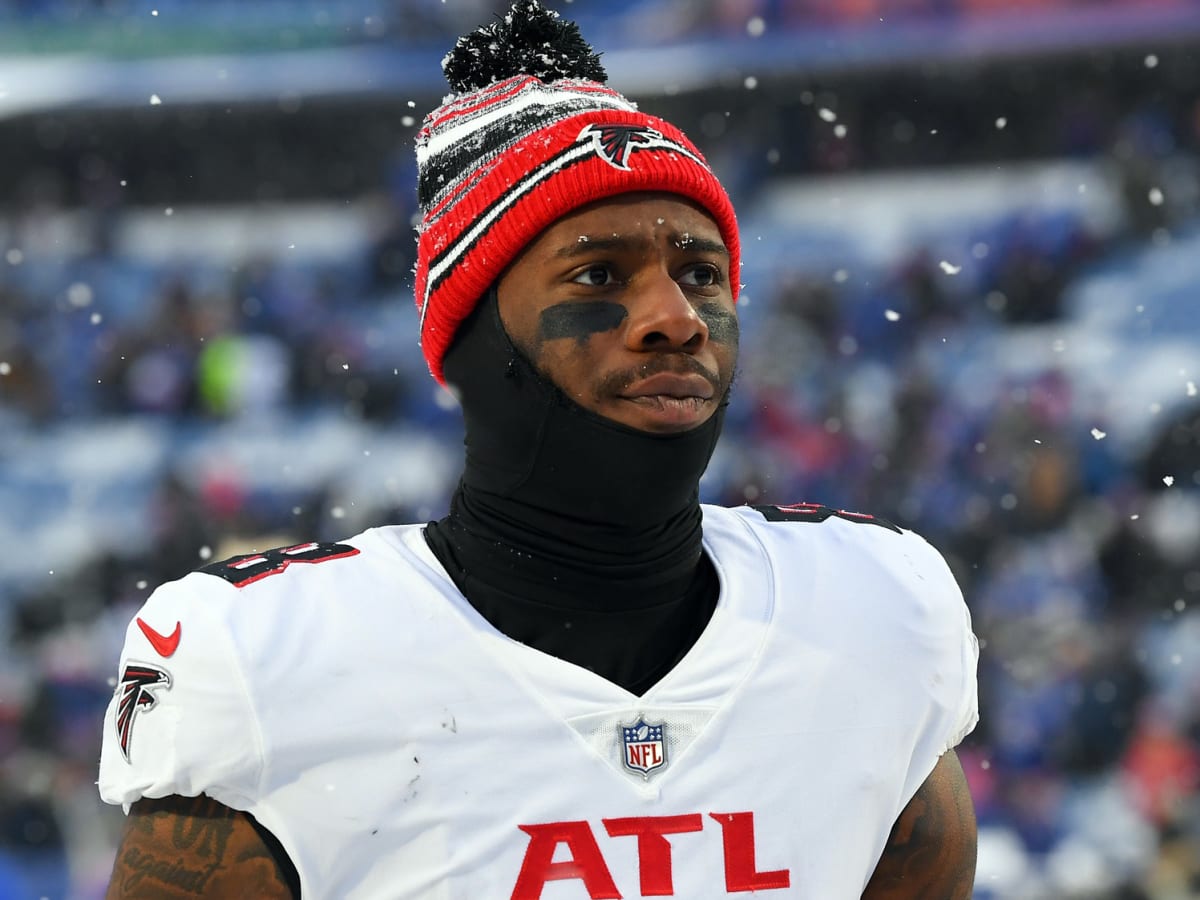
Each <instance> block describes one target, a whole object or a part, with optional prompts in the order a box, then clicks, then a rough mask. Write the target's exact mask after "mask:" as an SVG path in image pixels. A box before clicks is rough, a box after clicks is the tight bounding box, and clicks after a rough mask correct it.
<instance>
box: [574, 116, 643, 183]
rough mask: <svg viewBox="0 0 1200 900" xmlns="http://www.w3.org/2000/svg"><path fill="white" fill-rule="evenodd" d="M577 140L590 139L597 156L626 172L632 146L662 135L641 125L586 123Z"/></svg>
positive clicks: (632, 149)
mask: <svg viewBox="0 0 1200 900" xmlns="http://www.w3.org/2000/svg"><path fill="white" fill-rule="evenodd" d="M579 140H580V142H583V141H587V140H590V141H591V142H592V147H593V148H594V149H595V151H596V155H597V156H599V157H600V158H601V159H603V160H604V161H605V162H606V163H608V164H609V165H610V166H612V167H613V168H615V169H621V170H622V171H624V172H628V171H629V154H631V153H632V152H633V151H634V148H635V147H637V146H638V145H639V144H651V143H654V142H656V141H661V140H663V136H662V133H661V132H658V131H655V130H654V129H653V128H644V127H643V126H641V125H588V126H586V127H585V128H584V129H583V131H581V132H579Z"/></svg>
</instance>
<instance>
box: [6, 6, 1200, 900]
mask: <svg viewBox="0 0 1200 900" xmlns="http://www.w3.org/2000/svg"><path fill="white" fill-rule="evenodd" d="M86 5H87V4H80V3H70V4H67V3H56V2H53V0H42V2H34V0H26V2H18V3H16V4H13V3H7V4H6V3H0V10H4V9H5V8H6V7H14V6H15V7H17V8H20V9H21V10H22V11H24V12H32V11H37V10H41V11H43V12H51V11H53V10H56V9H66V8H68V7H69V8H75V9H79V8H81V7H83V6H86ZM97 5H99V4H97ZM176 5H178V4H176ZM392 5H393V6H396V5H398V6H412V7H414V8H415V7H420V6H436V5H438V4H392ZM486 5H488V4H484V3H482V2H481V3H480V4H478V6H480V7H482V6H486ZM618 5H621V6H623V7H629V8H630V9H633V8H634V7H637V8H645V9H650V8H663V9H666V8H668V7H671V6H672V4H669V3H642V4H635V3H627V4H618ZM993 5H994V4H993ZM1043 5H1045V4H1043ZM1062 5H1065V4H1062ZM705 6H706V7H709V6H711V7H713V8H714V9H716V8H717V7H719V8H720V10H724V11H725V13H727V14H728V15H729V16H731V19H730V21H733V19H734V18H737V20H738V21H740V22H741V23H742V24H743V25H744V23H745V21H746V19H747V16H751V15H755V14H760V15H765V16H771V17H787V16H801V17H803V16H806V15H812V14H814V13H813V10H815V9H818V8H819V9H821V10H822V11H823V12H824V13H830V11H831V10H834V9H835V8H836V9H837V10H842V13H839V15H842V14H844V15H845V16H851V15H857V16H861V15H865V14H868V13H869V14H872V15H873V14H875V13H877V12H878V11H879V9H880V8H883V7H887V9H888V11H889V12H890V11H894V10H900V9H905V10H909V11H918V12H919V11H920V10H922V9H925V8H935V7H936V9H937V10H938V11H939V12H945V11H947V10H950V11H968V10H971V9H982V8H985V7H988V6H989V4H988V3H986V2H973V3H971V2H966V0H962V2H944V0H942V2H924V0H905V2H899V0H897V2H894V3H886V4H885V3H882V2H875V3H872V2H869V0H860V2H846V3H840V4H813V3H807V2H786V0H779V2H767V0H762V2H754V0H745V2H734V0H723V2H720V3H712V4H706V5H705ZM473 17H474V18H477V15H475V14H474V13H473ZM1197 122H1200V117H1197V118H1196V119H1192V118H1188V117H1186V116H1185V117H1172V116H1165V115H1163V113H1162V109H1161V107H1160V106H1159V105H1157V104H1147V106H1146V107H1145V108H1143V109H1140V110H1138V111H1137V112H1136V114H1134V115H1130V116H1128V117H1126V118H1124V119H1122V120H1121V121H1120V122H1119V123H1106V124H1107V126H1109V127H1110V130H1111V133H1112V134H1114V135H1115V139H1114V140H1112V141H1111V142H1108V143H1106V145H1105V148H1104V151H1103V153H1099V154H1098V158H1097V163H1098V165H1099V168H1098V171H1102V172H1104V173H1106V175H1105V177H1106V178H1108V179H1109V187H1110V188H1111V190H1112V191H1113V193H1114V195H1115V196H1117V197H1119V198H1120V200H1121V216H1120V222H1119V224H1118V225H1117V226H1116V227H1113V228H1109V229H1097V228H1096V227H1095V226H1094V224H1093V223H1091V222H1089V221H1088V220H1086V218H1084V217H1082V216H1080V215H1078V213H1077V212H1074V211H1072V210H1070V209H1064V210H1059V211H1056V212H1045V211H1042V212H1038V213H1036V214H1035V213H1032V212H1016V213H1013V212H1012V211H1011V210H1005V211H999V210H997V211H996V212H994V213H991V214H989V213H987V212H986V211H985V212H982V213H978V214H977V215H976V216H975V219H974V220H973V221H972V222H971V223H969V225H966V226H964V225H963V224H962V223H961V222H958V221H955V222H953V224H952V225H951V224H950V223H948V225H947V229H951V228H952V229H953V233H943V234H928V235H923V236H922V237H921V238H919V239H914V240H913V241H911V242H910V243H909V244H908V245H906V246H904V247H902V248H901V249H900V250H899V251H898V252H897V253H895V254H894V255H892V256H891V257H889V258H887V259H884V260H881V259H879V258H877V257H874V256H872V255H871V254H868V253H856V252H853V251H852V250H846V249H844V248H842V249H837V250H831V251H829V252H828V253H816V254H814V253H811V252H809V253H804V252H798V249H799V248H797V247H796V245H797V244H798V243H799V242H801V241H804V240H807V239H808V238H807V236H800V235H796V234H792V233H789V232H788V231H786V229H783V227H782V226H780V225H779V224H778V223H774V222H772V221H770V220H769V219H766V218H760V217H756V215H755V210H756V208H757V205H758V201H759V200H760V199H762V198H763V197H765V196H767V195H769V194H770V192H771V191H772V190H774V189H775V185H774V184H773V182H772V180H771V172H770V170H769V168H766V167H763V166H762V165H761V156H762V150H763V148H762V147H761V146H754V145H752V144H748V145H747V146H746V147H745V148H743V149H741V150H739V146H738V144H737V142H735V141H730V140H720V141H718V142H717V143H718V145H719V149H718V151H717V153H716V156H717V157H718V158H719V163H720V164H721V165H722V166H723V167H725V168H726V169H727V170H728V171H729V172H730V173H731V174H730V181H731V183H734V184H736V187H737V191H738V196H737V197H735V201H737V202H738V204H739V209H741V210H742V215H743V226H744V240H745V245H746V246H745V252H746V272H745V277H744V281H745V282H746V284H747V287H746V290H745V301H744V303H743V308H742V311H741V316H742V321H743V329H744V339H743V345H742V347H743V349H742V363H741V371H740V373H739V377H738V380H737V383H736V385H735V391H736V393H737V398H736V400H735V402H734V404H733V405H732V407H731V410H730V415H729V417H728V419H727V425H726V433H725V436H724V437H723V439H722V443H721V446H720V448H719V449H718V453H717V456H716V457H715V458H714V462H713V465H712V467H711V469H710V472H709V474H708V476H706V478H705V481H704V482H703V484H702V489H703V491H704V494H705V499H706V500H709V501H714V502H723V503H729V504H738V503H743V502H752V503H764V502H775V503H790V502H797V501H816V502H821V503H825V504H828V505H832V506H838V507H842V508H848V509H857V510H861V511H869V512H872V513H876V514H880V515H884V516H886V517H889V518H892V519H893V520H895V521H897V522H899V523H900V524H903V525H905V526H906V527H910V528H914V529H916V530H918V531H919V532H921V533H922V534H924V535H925V536H926V537H927V538H928V539H929V540H930V541H931V542H933V543H934V544H935V545H936V546H937V547H939V549H941V550H942V551H943V552H944V553H945V554H946V555H947V558H948V559H949V561H950V563H951V565H952V567H953V568H954V570H955V572H956V575H957V576H958V578H959V580H960V583H961V584H962V586H963V589H964V592H965V594H966V596H967V599H968V603H969V605H970V607H971V610H972V613H973V616H974V622H975V627H976V631H977V633H978V634H979V636H980V638H981V647H982V656H981V669H980V692H981V697H980V701H981V711H982V720H981V722H980V725H979V727H978V729H977V730H976V731H975V732H974V734H972V735H971V736H970V737H969V738H968V740H967V741H966V743H965V744H964V745H963V747H962V748H961V750H960V755H961V757H962V759H963V762H964V766H965V768H966V771H967V774H968V778H969V780H970V783H971V786H972V792H973V795H974V797H975V802H976V806H977V809H978V814H979V820H980V826H981V840H980V846H981V853H980V871H979V880H978V888H977V891H976V896H977V897H978V898H980V900H1040V898H1090V900H1180V898H1189V897H1198V896H1200V803H1198V798H1200V609H1198V603H1200V397H1197V389H1196V385H1197V384H1198V383H1200V303H1198V302H1197V301H1196V300H1195V294H1194V289H1193V287H1192V286H1193V285H1194V284H1196V283H1197V281H1200V208H1198V207H1197V203H1196V197H1197V194H1198V193H1200V192H1198V191H1197V190H1196V189H1195V185H1196V178H1195V169H1196V158H1197V150H1198V140H1197V138H1198V132H1197V126H1196V123H1197ZM816 147H817V144H816V143H815V142H812V143H810V146H809V147H808V151H809V152H810V153H812V154H814V155H815V154H817V153H818V150H816V149H815V148H816ZM1076 149H1077V145H1072V146H1071V147H1068V148H1064V152H1075V150H1076ZM739 152H743V153H746V154H754V155H755V159H754V160H753V161H750V160H748V159H741V158H739V157H738V153H739ZM825 168H826V169H837V170H839V171H850V170H853V168H854V164H853V160H851V161H849V162H846V163H845V164H839V165H836V166H833V165H830V166H827V167H825ZM733 173H736V174H733ZM410 174H411V173H405V172H404V171H399V172H392V173H389V175H387V176H385V177H384V178H382V179H381V181H382V182H383V183H384V187H383V188H381V190H380V192H379V193H378V194H377V195H373V196H372V197H371V198H369V200H368V201H365V202H364V205H363V209H364V212H363V215H362V222H363V228H362V231H361V235H362V236H361V240H359V241H357V242H355V243H353V244H352V246H351V247H350V249H349V250H347V251H346V252H343V253H339V254H337V255H335V256H329V255H328V254H326V255H325V256H321V257H319V258H310V257H308V256H307V255H305V254H303V253H288V252H286V251H283V250H281V251H279V252H274V253H271V252H262V251H255V252H253V253H249V254H248V253H243V252H239V251H237V250H236V249H228V250H226V251H224V252H218V253H212V252H210V253H208V254H207V255H195V256H189V255H186V254H183V255H180V256H179V257H178V258H176V259H172V260H170V261H166V262H164V261H163V260H162V259H160V258H151V257H148V256H144V255H141V254H139V253H138V252H137V248H136V247H131V246H130V245H129V243H128V242H127V241H122V240H121V239H120V236H121V235H122V234H123V233H125V232H124V231H123V229H124V227H125V225H127V224H128V221H129V220H130V219H131V218H134V217H136V216H138V215H142V214H143V211H140V210H136V209H127V208H125V207H123V205H122V203H121V200H120V192H119V191H112V190H105V191H96V190H88V189H81V190H69V191H64V192H60V193H59V194H55V193H54V192H49V193H42V194H35V195H31V198H32V199H31V200H30V202H29V203H27V204H25V205H23V206H22V208H20V209H18V210H13V211H10V213H11V214H10V215H8V216H7V217H6V218H5V219H4V220H3V222H2V223H0V540H3V543H4V544H5V550H6V553H5V554H4V556H3V557H0V900H26V898H41V897H45V898H49V900H66V898H70V900H93V898H97V897H99V896H101V894H102V885H103V884H104V882H105V878H106V876H107V871H108V868H109V865H110V863H111V857H112V852H113V848H114V846H115V842H116V840H117V835H118V832H119V829H120V827H121V815H120V813H119V811H115V810H111V809H105V808H103V807H102V805H101V804H100V803H99V801H98V798H97V797H96V794H95V786H94V781H95V768H96V761H97V759H98V752H99V750H98V748H99V741H100V720H101V715H102V712H103V709H104V707H105V705H106V703H107V701H108V698H109V696H110V694H111V690H112V685H113V683H114V680H113V675H114V674H115V663H116V658H117V653H118V651H119V648H120V645H121V642H122V640H123V634H124V628H125V625H126V623H127V622H128V621H129V619H130V617H131V616H132V614H133V613H134V611H135V610H136V608H137V606H138V605H139V604H140V603H141V602H142V601H143V600H144V599H145V597H146V596H147V595H148V592H149V591H150V590H152V589H153V587H154V585H155V584H157V583H159V582H161V581H164V580H168V579H173V578H177V577H180V576H182V575H183V574H185V573H186V572H188V571H190V570H191V569H193V568H195V567H197V566H198V565H201V564H203V562H204V561H205V560H209V559H213V558H217V557H219V556H222V555H226V554H228V553H232V552H237V551H240V550H242V549H248V548H250V547H252V546H258V547H260V548H261V547H263V546H265V545H267V544H270V545H271V546H276V545H279V544H284V543H287V542H290V541H293V540H302V539H303V540H308V539H336V538H338V537H342V536H345V535H346V534H348V533H352V532H353V531H356V530H358V529H360V528H362V527H367V526H369V525H372V524H382V523H385V522H390V521H422V520H427V519H430V518H434V517H437V516H438V515H440V514H441V513H442V512H443V509H444V506H442V505H439V503H442V504H444V501H445V499H446V498H448V496H449V493H450V491H451V489H452V487H453V479H454V477H455V475H456V469H455V465H454V460H456V459H457V458H458V454H459V447H458V444H459V441H460V439H461V432H460V429H459V424H458V418H457V413H456V411H455V409H454V405H453V402H452V401H451V400H450V398H449V397H448V396H447V395H446V394H445V393H444V392H442V391H440V389H438V388H437V387H436V386H435V385H434V384H433V382H432V380H431V379H430V378H429V377H428V375H427V373H426V372H425V371H424V368H423V363H422V361H421V359H420V356H419V354H418V352H417V349H416V346H415V331H416V329H415V313H414V310H413V307H412V300H411V275H410V273H411V265H412V261H413V260H412V252H413V248H414V244H413V241H412V234H411V224H410V219H411V215H412V211H413V208H412V204H413V197H412V196H411V183H410V181H409V179H408V177H407V176H408V175H410ZM85 175H86V173H81V174H79V177H81V178H83V177H84V176H85ZM114 177H115V176H114ZM893 177H894V178H895V179H896V181H897V182H901V181H903V179H904V174H903V172H898V173H896V174H894V175H893ZM106 183H108V182H106ZM110 186H111V185H110ZM1099 187H1100V185H1093V186H1092V188H1093V189H1094V190H1095V189H1098V188H1099ZM880 190H883V191H885V192H886V190H887V187H886V184H883V185H882V186H881V188H880ZM63 195H70V196H75V195H78V196H80V197H82V198H83V202H82V205H80V206H79V207H72V208H70V209H66V208H63V207H62V206H61V205H59V204H57V203H56V202H54V201H53V199H49V200H47V199H46V198H47V197H49V198H53V197H55V196H63ZM178 212H179V216H180V217H181V218H182V217H183V215H184V213H185V211H184V210H180V211H178ZM244 212H245V213H246V214H247V215H249V214H250V213H251V210H249V209H246V210H245V211H244ZM156 214H157V215H161V212H160V211H156ZM232 215H233V216H235V217H236V216H237V215H238V213H237V212H236V211H235V212H233V213H232ZM333 221H336V220H334V219H331V222H333ZM229 224H230V223H229V222H224V223H222V222H220V221H218V222H216V223H215V224H214V225H212V226H210V227H213V228H216V229H220V228H222V227H226V226H228V225H229ZM865 224H866V223H864V225H865ZM162 227H163V228H167V227H169V224H168V223H167V222H166V221H164V223H163V225H162ZM950 245H953V246H954V247H956V248H958V252H956V253H953V254H951V253H948V252H947V251H946V247H947V246H950ZM64 248H67V249H64ZM1151 276H1153V277H1151ZM1156 279H1157V280H1156ZM1113 284H1124V285H1130V286H1131V289H1129V290H1119V291H1117V290H1113V289H1112V288H1111V285H1113ZM1163 284H1166V285H1168V287H1169V285H1171V284H1174V285H1177V286H1178V287H1177V290H1178V292H1177V293H1174V294H1172V293H1170V291H1169V290H1168V289H1167V287H1163ZM1097 298H1098V299H1097ZM1106 322H1107V323H1109V324H1108V325H1105V324H1104V323H1106ZM1097 323H1099V324H1097ZM1113 323H1116V324H1113ZM1105 329H1107V330H1105ZM1181 341H1182V344H1183V346H1184V347H1185V351H1184V354H1183V357H1182V358H1183V359H1184V362H1183V363H1181V364H1180V365H1178V366H1174V367H1172V368H1170V369H1169V371H1167V372H1166V374H1165V375H1163V376H1161V380H1160V381H1159V382H1158V383H1157V385H1156V388H1155V389H1156V390H1159V394H1156V395H1155V397H1157V399H1155V400H1153V403H1152V404H1151V405H1152V406H1154V407H1155V408H1153V409H1151V410H1150V411H1149V413H1148V414H1146V415H1143V416H1141V417H1139V418H1137V420H1136V422H1135V421H1134V419H1133V418H1132V417H1130V418H1129V419H1126V418H1124V417H1120V416H1117V415H1116V414H1115V413H1114V410H1116V409H1119V408H1120V407H1119V405H1114V402H1113V399H1114V397H1117V396H1119V395H1122V394H1124V393H1126V392H1129V393H1131V394H1132V393H1133V392H1134V391H1135V389H1142V388H1139V384H1140V382H1138V377H1140V376H1139V374H1138V373H1140V372H1142V369H1141V368H1138V365H1139V364H1140V363H1142V362H1145V363H1146V364H1147V365H1148V364H1149V362H1151V361H1152V358H1159V359H1165V358H1167V357H1165V356H1163V355H1162V354H1163V353H1165V352H1166V351H1165V350H1163V348H1165V347H1167V346H1168V345H1170V346H1176V347H1177V346H1179V342H1181ZM1189 350H1190V351H1194V352H1192V353H1191V356H1190V359H1191V362H1190V363H1189V362H1187V359H1188V358H1189V357H1188V351H1189ZM1106 354H1107V355H1106ZM1156 354H1158V356H1157V357H1155V355H1156ZM1118 360H1120V365H1118ZM1143 388H1144V386H1143ZM1139 396H1140V395H1139ZM380 448H384V449H383V450H382V451H381V450H380ZM368 457H369V458H368ZM439 458H440V459H441V464H440V465H439V464H437V462H436V461H437V460H438V459H439ZM314 459H319V460H321V465H316V464H314V463H313V460H314ZM306 464H308V465H307V468H306V467H305V466H306ZM389 469H391V470H394V472H393V474H396V476H397V479H398V481H397V483H396V484H393V483H392V482H391V480H390V479H391V475H385V474H384V473H387V472H388V471H389ZM356 478H357V481H356ZM376 480H377V481H378V482H379V483H380V484H382V483H383V482H384V481H385V480H386V481H387V482H388V488H387V489H386V490H384V489H376V490H372V489H371V485H372V484H373V483H374V482H375V481H376ZM364 481H365V482H366V484H367V485H368V486H367V488H365V489H364V488H363V487H362V484H363V482H364ZM354 483H357V484H358V488H357V489H356V488H354V487H353V486H352V484H354ZM439 498H440V499H439ZM81 523H83V524H81Z"/></svg>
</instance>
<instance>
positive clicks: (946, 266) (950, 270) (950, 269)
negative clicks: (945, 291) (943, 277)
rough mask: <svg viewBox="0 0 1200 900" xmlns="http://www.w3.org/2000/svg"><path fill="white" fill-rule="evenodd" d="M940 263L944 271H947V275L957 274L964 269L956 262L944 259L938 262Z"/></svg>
mask: <svg viewBox="0 0 1200 900" xmlns="http://www.w3.org/2000/svg"><path fill="white" fill-rule="evenodd" d="M938 265H939V266H941V268H942V271H943V272H945V273H946V274H947V275H957V274H958V273H959V272H961V271H962V266H956V265H955V264H954V263H952V262H947V261H946V260H944V259H943V260H942V261H941V262H940V263H938Z"/></svg>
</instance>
